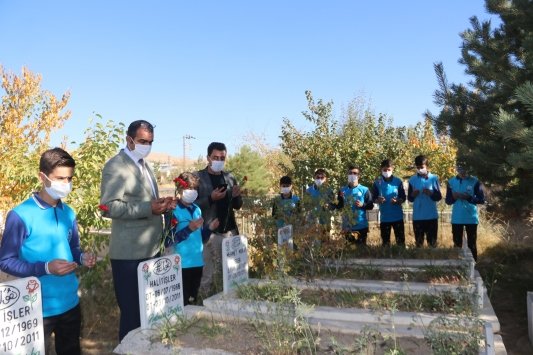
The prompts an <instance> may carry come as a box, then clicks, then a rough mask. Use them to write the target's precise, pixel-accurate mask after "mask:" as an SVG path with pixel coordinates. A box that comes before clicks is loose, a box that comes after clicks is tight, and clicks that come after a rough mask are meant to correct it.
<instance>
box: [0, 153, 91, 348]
mask: <svg viewBox="0 0 533 355" xmlns="http://www.w3.org/2000/svg"><path fill="white" fill-rule="evenodd" d="M75 165H76V163H75V162H74V159H73V158H72V157H71V156H70V154H68V153H67V152H66V151H64V150H63V149H61V148H54V149H50V150H47V151H46V152H44V153H43V154H42V155H41V160H40V162H39V171H40V172H39V179H40V180H41V183H42V188H41V190H40V191H39V192H36V193H34V194H33V195H32V196H31V197H30V198H29V199H27V200H26V201H24V202H23V203H21V204H20V205H18V206H17V207H15V208H14V209H13V210H12V211H10V212H9V214H8V215H7V219H6V226H5V231H4V235H3V238H2V244H1V247H0V269H2V271H4V272H6V273H8V274H11V275H14V276H17V277H28V276H36V277H38V278H39V281H40V282H41V288H42V296H43V297H42V299H43V326H44V337H45V344H46V353H47V354H48V353H51V351H52V349H51V341H50V338H51V335H52V333H54V336H55V349H56V353H57V354H80V330H81V312H80V306H79V298H78V279H77V277H76V274H75V273H74V271H75V270H76V269H77V267H78V265H84V266H88V267H93V266H94V264H95V262H96V257H95V255H94V254H93V253H82V252H81V250H80V240H79V235H78V225H77V222H76V215H75V213H74V211H73V210H72V208H70V207H69V206H68V205H67V204H65V203H63V202H62V201H61V199H62V198H65V197H67V195H68V194H69V192H70V191H71V190H72V176H73V175H74V167H75ZM8 329H9V328H8Z"/></svg>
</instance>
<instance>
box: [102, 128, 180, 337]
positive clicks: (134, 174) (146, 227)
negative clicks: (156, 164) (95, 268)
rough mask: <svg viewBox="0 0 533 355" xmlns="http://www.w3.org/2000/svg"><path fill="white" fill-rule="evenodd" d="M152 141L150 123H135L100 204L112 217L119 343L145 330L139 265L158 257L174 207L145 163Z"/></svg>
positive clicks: (110, 168)
mask: <svg viewBox="0 0 533 355" xmlns="http://www.w3.org/2000/svg"><path fill="white" fill-rule="evenodd" d="M153 141H154V127H153V126H152V124H150V123H149V122H147V121H144V120H138V121H134V122H132V123H131V124H130V125H129V127H128V131H127V133H126V147H125V148H124V149H122V150H121V151H120V152H119V153H118V154H117V155H115V156H114V157H113V158H111V159H109V161H107V162H106V163H105V166H104V169H103V171H102V183H101V186H100V191H101V196H100V203H101V204H102V205H103V206H105V208H106V209H107V212H105V216H106V217H109V218H111V241H110V244H109V258H110V259H111V270H112V273H113V285H114V287H115V297H116V299H117V303H118V306H119V309H120V329H119V340H122V338H124V337H125V336H126V335H127V334H128V332H129V331H131V330H133V329H135V328H138V327H139V326H140V325H141V318H140V311H139V297H138V292H139V291H138V282H137V266H138V265H139V264H140V263H141V262H143V261H146V260H148V259H150V258H153V257H156V256H158V255H159V249H160V244H161V238H162V233H163V222H162V218H161V214H162V213H163V212H165V211H167V210H170V209H172V208H174V206H175V205H176V202H175V200H174V199H173V197H167V198H160V197H159V191H158V188H157V182H156V179H155V175H154V174H153V172H152V170H151V169H150V166H149V165H148V164H147V163H146V161H145V158H146V157H147V156H148V154H150V150H151V147H152V143H153Z"/></svg>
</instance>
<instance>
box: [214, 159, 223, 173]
mask: <svg viewBox="0 0 533 355" xmlns="http://www.w3.org/2000/svg"><path fill="white" fill-rule="evenodd" d="M224 163H225V161H224V160H211V170H213V171H214V172H215V173H219V172H221V171H222V170H224Z"/></svg>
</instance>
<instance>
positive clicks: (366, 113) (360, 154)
mask: <svg viewBox="0 0 533 355" xmlns="http://www.w3.org/2000/svg"><path fill="white" fill-rule="evenodd" d="M306 97H307V103H308V108H309V111H307V112H303V115H304V117H305V118H306V119H307V120H308V121H310V122H311V123H313V124H314V128H313V129H311V130H310V131H308V132H304V131H300V130H298V129H296V128H295V127H294V125H293V124H292V123H291V122H290V121H289V120H288V119H285V120H284V126H283V127H282V137H281V138H282V142H281V147H282V150H283V153H284V154H285V155H286V156H287V157H289V159H290V160H291V162H292V164H286V166H285V168H286V173H287V174H289V175H292V177H293V178H294V179H293V180H295V182H296V185H297V186H299V187H300V188H302V187H305V186H306V185H307V184H308V183H311V182H312V177H313V172H314V171H315V170H316V169H317V168H324V169H326V170H327V171H328V174H329V181H330V185H332V186H337V187H338V186H341V185H343V184H346V170H347V168H348V166H350V165H352V164H353V165H356V166H358V167H359V168H360V169H361V171H362V176H361V183H363V184H364V185H366V186H371V184H372V183H373V181H374V179H375V177H376V176H377V175H378V174H379V166H380V163H381V161H383V160H384V159H387V158H388V159H392V160H394V161H395V165H396V172H395V174H396V175H397V176H403V177H406V176H409V175H412V174H413V169H412V167H413V161H414V157H415V156H416V155H419V154H425V155H427V156H428V157H429V158H430V161H432V162H433V163H432V164H431V166H432V171H433V172H435V173H437V174H438V175H439V176H440V177H441V179H443V178H446V177H449V176H451V174H452V173H453V171H452V170H453V167H454V163H455V146H454V144H453V142H451V141H450V139H449V138H448V137H446V136H442V137H439V136H437V135H436V132H435V130H434V129H433V127H432V125H431V122H430V121H428V120H426V121H425V122H424V123H418V124H417V125H416V126H415V127H409V128H406V127H394V126H393V125H392V120H391V119H390V118H388V117H387V116H385V115H383V114H379V115H376V114H374V113H373V112H372V110H371V108H370V107H368V106H367V105H364V104H361V99H360V98H358V99H355V100H353V101H352V102H351V103H350V105H349V106H348V109H347V110H346V112H345V113H344V115H343V117H341V119H340V120H337V119H335V118H334V117H333V116H332V108H333V104H332V103H331V102H328V103H324V102H323V101H322V100H318V101H317V102H316V103H315V101H314V99H313V96H312V94H311V92H310V91H307V92H306Z"/></svg>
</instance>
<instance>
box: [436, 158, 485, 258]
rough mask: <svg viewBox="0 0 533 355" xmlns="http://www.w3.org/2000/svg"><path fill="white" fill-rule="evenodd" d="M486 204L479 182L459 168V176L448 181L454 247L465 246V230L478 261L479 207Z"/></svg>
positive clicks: (447, 202) (447, 188) (447, 197)
mask: <svg viewBox="0 0 533 355" xmlns="http://www.w3.org/2000/svg"><path fill="white" fill-rule="evenodd" d="M483 203H485V194H484V193H483V189H482V187H481V184H480V182H479V180H478V179H477V178H476V177H475V176H471V175H468V173H467V171H466V169H465V168H464V167H463V166H457V176H454V177H453V178H451V179H449V180H448V184H447V186H446V204H448V205H453V207H452V236H453V245H454V246H455V247H458V248H461V247H462V246H463V230H466V237H467V243H468V248H469V249H470V251H471V252H472V256H473V257H474V260H476V261H477V246H476V240H477V225H478V224H479V216H478V208H477V205H479V204H483Z"/></svg>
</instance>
